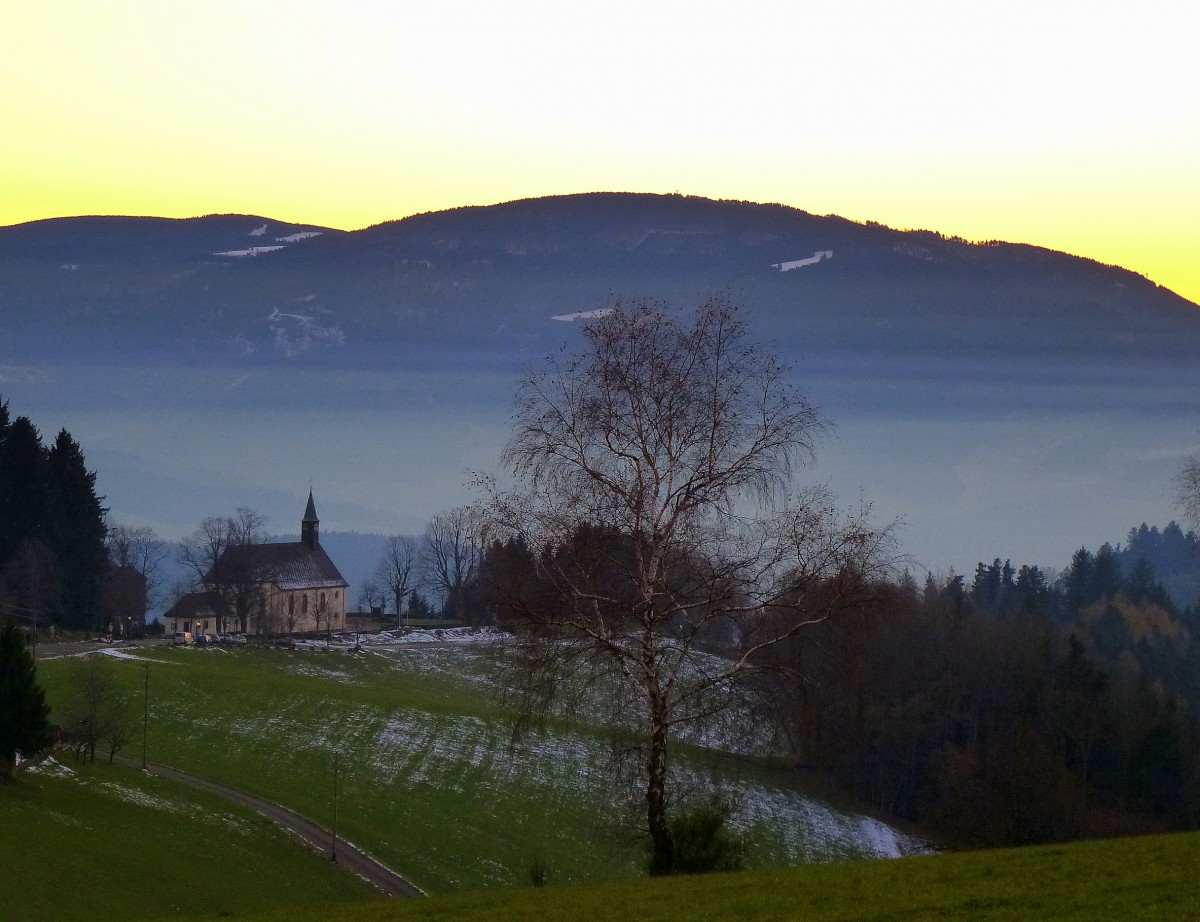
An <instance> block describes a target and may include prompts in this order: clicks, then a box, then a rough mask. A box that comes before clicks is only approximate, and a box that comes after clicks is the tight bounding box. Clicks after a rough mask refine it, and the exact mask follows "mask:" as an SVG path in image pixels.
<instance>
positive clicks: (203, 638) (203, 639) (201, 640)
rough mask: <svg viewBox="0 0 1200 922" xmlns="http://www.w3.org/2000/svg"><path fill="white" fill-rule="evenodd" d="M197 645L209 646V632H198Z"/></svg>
mask: <svg viewBox="0 0 1200 922" xmlns="http://www.w3.org/2000/svg"><path fill="white" fill-rule="evenodd" d="M196 646H197V647H207V646H208V635H207V634H197V635H196Z"/></svg>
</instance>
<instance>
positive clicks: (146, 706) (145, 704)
mask: <svg viewBox="0 0 1200 922" xmlns="http://www.w3.org/2000/svg"><path fill="white" fill-rule="evenodd" d="M145 665H146V686H145V694H144V695H143V698H142V770H143V771H145V769H146V738H147V736H149V733H150V660H146V663H145Z"/></svg>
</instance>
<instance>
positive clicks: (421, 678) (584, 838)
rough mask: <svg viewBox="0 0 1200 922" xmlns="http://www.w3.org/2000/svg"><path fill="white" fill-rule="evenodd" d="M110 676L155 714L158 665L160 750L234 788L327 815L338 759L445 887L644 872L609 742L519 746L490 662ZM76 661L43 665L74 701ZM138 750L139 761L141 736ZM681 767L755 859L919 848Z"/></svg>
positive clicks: (541, 738)
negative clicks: (714, 783)
mask: <svg viewBox="0 0 1200 922" xmlns="http://www.w3.org/2000/svg"><path fill="white" fill-rule="evenodd" d="M137 655H138V656H139V657H140V658H141V660H139V661H135V660H129V659H124V660H122V659H115V660H114V661H113V663H112V665H113V669H114V670H115V671H116V673H117V674H118V675H119V676H120V677H121V681H122V683H123V684H124V685H125V687H126V688H127V691H128V694H129V696H130V697H131V699H132V700H133V701H135V702H136V704H137V705H138V706H139V707H140V704H141V695H142V678H143V675H144V667H143V665H142V662H143V661H145V660H149V661H150V663H151V665H150V670H151V671H150V729H149V754H150V757H151V758H152V759H155V760H158V761H161V762H163V763H165V764H168V765H174V766H177V767H180V768H185V769H188V770H191V771H194V772H196V773H198V774H201V775H204V776H207V777H211V778H214V779H218V780H221V781H225V782H227V783H231V784H234V785H236V786H238V787H242V788H244V789H246V790H248V791H251V792H253V793H257V794H261V795H263V796H266V797H269V798H271V799H273V800H276V801H278V802H280V803H282V804H284V805H286V806H289V807H292V808H294V809H297V810H299V811H300V812H302V813H304V814H306V815H308V816H311V817H312V818H314V819H316V820H317V821H319V822H322V823H324V824H326V825H329V824H330V823H331V822H332V818H333V773H332V767H333V753H334V751H338V752H339V753H340V757H339V764H340V778H339V781H340V784H339V800H338V828H339V832H340V833H342V834H343V835H344V836H345V837H346V838H347V839H349V840H350V841H352V842H354V843H355V844H357V845H359V846H360V847H362V848H365V849H366V850H367V851H369V852H371V853H372V854H374V855H376V856H377V857H378V858H380V859H381V860H382V861H384V862H385V863H386V864H389V865H390V866H391V867H393V868H395V869H396V870H397V871H399V872H400V873H401V874H403V875H405V876H406V877H408V878H409V879H411V880H413V881H414V882H415V883H416V884H418V885H419V886H421V887H422V888H423V889H425V890H427V891H429V892H431V893H436V892H446V891H452V890H458V889H474V888H478V887H485V886H488V887H495V886H521V885H523V884H525V883H526V881H527V880H528V870H529V866H530V864H531V863H532V862H534V861H535V860H536V861H542V862H545V863H546V864H548V865H549V867H550V876H551V879H552V880H554V881H559V882H567V881H596V880H606V879H617V878H627V877H631V876H636V875H638V874H640V873H641V868H642V864H643V853H642V851H641V848H640V846H639V845H638V844H637V843H636V842H634V841H633V840H632V838H631V834H630V829H629V826H628V825H627V824H626V823H624V822H623V819H624V818H625V817H626V816H627V813H626V812H625V807H626V804H627V803H628V802H634V803H636V794H637V792H636V790H635V789H634V788H632V787H630V788H628V789H626V790H625V791H624V793H623V794H616V793H614V787H613V785H612V782H611V777H610V774H609V772H608V767H607V757H608V746H607V744H606V742H605V740H604V738H603V737H602V736H601V735H599V734H598V733H596V732H595V731H594V730H593V729H592V728H588V727H568V726H559V727H556V728H552V729H548V730H546V731H544V732H543V733H541V734H539V735H537V736H535V737H534V738H532V739H530V740H529V741H527V742H526V743H525V744H523V745H522V747H520V748H519V749H518V750H517V751H515V752H512V753H510V752H509V751H508V749H507V742H508V721H507V717H506V715H505V713H504V712H503V711H501V710H500V709H499V707H498V706H497V704H496V700H495V699H496V694H495V688H494V686H493V685H492V684H491V683H490V680H489V678H488V659H487V656H486V654H484V653H482V652H480V651H478V650H475V649H473V648H449V647H427V648H421V647H414V648H408V649H401V650H396V651H392V652H387V653H368V654H363V655H350V654H345V653H325V652H314V651H286V650H273V649H258V648H237V649H232V650H230V649H226V648H217V649H211V650H195V649H175V648H171V647H154V648H150V649H147V650H144V651H137ZM63 666H64V663H63V661H57V660H48V661H45V662H43V663H42V664H41V667H40V669H41V675H42V676H43V680H44V682H45V683H46V685H47V688H48V692H49V695H50V698H51V701H52V702H61V701H62V695H63V693H64V689H63V677H64V674H65V670H64V668H63ZM127 751H128V752H130V753H134V754H140V737H138V738H137V740H136V741H135V742H134V743H133V744H131V746H130V749H129V750H127ZM680 768H681V772H680V774H681V776H682V777H683V778H685V779H690V781H691V783H692V784H694V785H697V786H704V785H706V784H708V783H709V779H712V778H715V779H717V780H718V781H719V782H720V783H721V784H722V785H723V786H724V787H725V788H726V789H727V790H728V791H730V792H731V793H732V794H733V795H734V796H735V798H736V799H737V800H738V802H739V804H740V810H739V814H738V823H739V824H740V825H741V826H742V828H743V829H745V830H746V831H747V832H748V833H749V834H750V836H751V838H752V840H753V843H754V849H753V852H752V860H753V862H754V863H755V864H756V865H760V866H769V865H772V864H781V863H788V862H795V861H805V860H830V859H843V858H856V857H866V856H873V855H875V854H879V853H881V851H882V852H883V853H887V852H889V851H911V850H915V849H919V848H920V843H919V842H918V841H917V840H912V839H909V838H906V837H903V836H901V837H897V836H896V835H895V834H894V833H893V832H892V831H891V830H890V829H888V827H886V826H884V825H883V824H880V823H878V822H877V821H874V820H871V819H869V818H867V817H863V816H860V815H857V814H854V813H853V812H850V811H847V810H839V809H835V808H832V807H828V806H826V805H825V804H823V803H820V802H818V801H815V800H813V799H812V798H811V797H809V796H807V794H806V792H805V791H804V790H802V789H801V788H799V787H797V782H796V778H795V776H794V775H792V774H791V773H788V772H782V771H775V772H772V771H768V770H766V769H763V768H760V767H755V766H752V765H749V764H747V763H744V762H739V761H733V760H729V759H725V758H716V757H711V756H709V757H705V756H703V755H701V754H699V753H698V752H696V751H692V752H691V753H690V754H689V755H688V757H687V758H684V759H681V761H680Z"/></svg>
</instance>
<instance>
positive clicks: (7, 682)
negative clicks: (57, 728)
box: [0, 619, 51, 778]
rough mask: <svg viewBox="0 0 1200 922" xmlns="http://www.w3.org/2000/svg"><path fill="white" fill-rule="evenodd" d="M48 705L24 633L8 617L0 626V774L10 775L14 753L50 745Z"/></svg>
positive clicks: (32, 750) (15, 755) (29, 751)
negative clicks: (2, 625)
mask: <svg viewBox="0 0 1200 922" xmlns="http://www.w3.org/2000/svg"><path fill="white" fill-rule="evenodd" d="M49 716H50V707H49V705H47V704H46V694H45V692H44V691H42V687H41V686H40V685H39V684H38V681H37V667H36V665H35V664H34V662H33V657H32V656H31V655H30V653H29V650H28V649H27V648H26V646H25V634H24V632H23V631H21V629H20V628H18V627H17V624H16V622H15V621H13V620H11V619H9V621H8V623H6V624H5V625H4V627H3V629H0V774H2V775H3V777H6V778H8V777H12V774H13V770H14V769H15V767H16V757H17V753H20V754H21V755H23V756H30V755H33V754H34V753H36V752H40V751H41V750H43V749H45V748H46V747H47V746H49V745H50V742H51V738H50V724H49Z"/></svg>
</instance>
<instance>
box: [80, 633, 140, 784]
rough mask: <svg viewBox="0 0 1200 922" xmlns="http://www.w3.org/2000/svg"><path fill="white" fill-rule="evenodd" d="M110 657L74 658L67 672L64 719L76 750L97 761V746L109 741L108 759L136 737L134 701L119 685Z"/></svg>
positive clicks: (111, 758) (83, 755) (92, 760)
mask: <svg viewBox="0 0 1200 922" xmlns="http://www.w3.org/2000/svg"><path fill="white" fill-rule="evenodd" d="M106 659H107V658H106V657H103V656H97V655H95V654H93V655H91V656H84V657H79V658H77V659H73V660H72V661H71V663H70V664H69V666H68V673H67V703H66V708H65V710H64V714H63V720H64V722H65V726H66V728H67V732H68V733H70V734H71V736H72V738H73V739H74V740H75V747H76V753H77V754H78V755H79V756H80V757H84V758H87V759H88V761H91V762H94V761H96V746H97V745H98V744H99V743H101V742H106V743H108V761H109V762H111V761H112V760H113V757H114V756H116V754H117V752H119V751H120V749H121V748H122V747H123V746H124V745H125V744H126V743H128V742H129V740H130V739H131V738H132V737H133V731H134V727H135V726H136V720H135V718H134V712H133V707H132V704H131V703H130V701H129V699H128V698H126V697H125V696H124V695H123V694H122V693H121V690H120V688H119V686H118V683H117V679H116V676H115V675H114V674H113V667H112V665H111V663H110V662H108V661H106Z"/></svg>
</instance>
